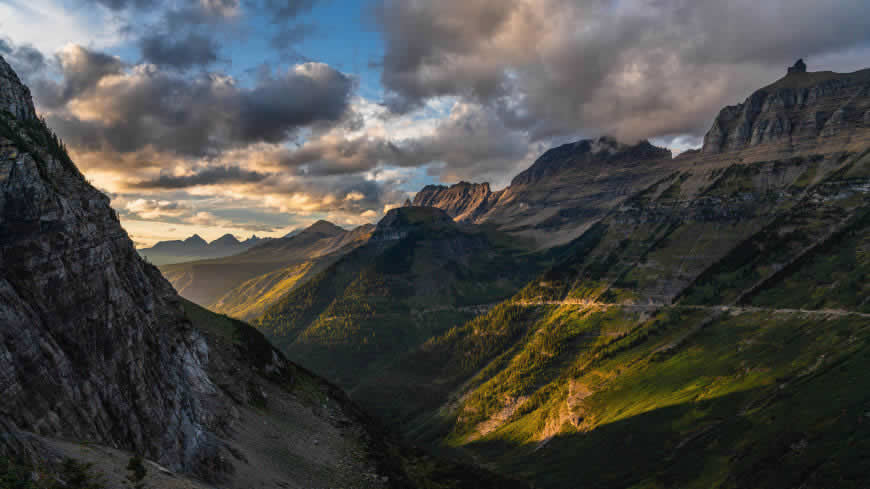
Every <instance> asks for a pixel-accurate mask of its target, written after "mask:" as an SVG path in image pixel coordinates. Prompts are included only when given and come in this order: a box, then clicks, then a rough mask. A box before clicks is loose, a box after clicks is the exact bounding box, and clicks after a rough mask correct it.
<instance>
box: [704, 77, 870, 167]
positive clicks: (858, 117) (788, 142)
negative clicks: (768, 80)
mask: <svg viewBox="0 0 870 489" xmlns="http://www.w3.org/2000/svg"><path fill="white" fill-rule="evenodd" d="M868 130H870V70H862V71H857V72H855V73H848V74H844V73H834V72H830V71H825V72H815V73H813V72H807V71H806V66H805V65H803V63H802V62H799V64H796V65H795V66H793V67H792V68H790V69H789V72H788V74H787V75H786V76H785V77H783V78H782V79H780V80H778V81H777V82H775V83H773V84H771V85H769V86H767V87H765V88H762V89H761V90H758V91H756V92H755V93H753V94H752V95H750V96H749V98H747V99H746V101H744V102H743V103H741V104H739V105H734V106H729V107H725V108H724V109H722V111H721V112H720V113H719V116H718V117H717V118H716V120H715V122H714V123H713V127H712V128H711V129H710V131H709V132H708V133H707V135H706V136H705V137H704V147H703V152H704V153H707V154H718V153H727V152H739V151H746V152H747V153H748V154H749V155H752V154H758V153H761V154H764V153H766V156H767V157H770V156H776V155H777V154H782V153H787V152H789V151H803V150H807V149H810V148H815V149H816V150H818V149H819V148H821V147H824V146H830V147H840V148H841V149H842V148H844V147H845V146H847V145H849V144H851V143H856V142H860V141H863V140H866V138H867V137H868V136H867V132H868Z"/></svg>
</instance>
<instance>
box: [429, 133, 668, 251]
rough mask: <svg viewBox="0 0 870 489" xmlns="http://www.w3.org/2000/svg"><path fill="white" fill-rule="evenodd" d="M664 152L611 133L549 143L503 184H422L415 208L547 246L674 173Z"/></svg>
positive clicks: (560, 241) (568, 238) (574, 233)
mask: <svg viewBox="0 0 870 489" xmlns="http://www.w3.org/2000/svg"><path fill="white" fill-rule="evenodd" d="M676 169H677V168H676V165H675V164H674V162H673V161H672V159H671V153H670V151H668V150H667V149H663V148H657V147H655V146H653V145H651V144H650V143H649V142H646V141H644V142H641V143H638V144H635V145H625V144H621V143H618V142H617V141H616V140H615V139H613V138H610V137H602V138H599V139H597V140H584V141H578V142H576V143H571V144H566V145H563V146H560V147H558V148H553V149H551V150H549V151H547V152H546V153H544V154H543V155H542V156H541V157H540V158H539V159H538V160H537V161H535V163H534V164H533V165H532V166H531V167H530V168H529V169H527V170H526V171H524V172H522V173H520V174H519V175H517V176H516V177H515V178H514V179H513V181H512V182H511V185H510V186H509V187H507V188H506V189H503V190H499V191H497V192H492V191H491V190H490V187H489V184H486V183H483V184H471V183H467V182H460V183H458V184H455V185H452V186H450V187H445V186H428V187H425V188H424V189H422V190H421V191H420V192H418V193H417V195H416V196H415V197H414V205H418V206H430V207H438V208H440V209H444V210H445V211H447V213H448V214H450V215H451V216H453V217H455V218H456V219H457V220H459V221H462V222H471V223H477V224H483V223H486V224H492V225H495V226H497V227H498V228H499V229H500V230H502V231H504V232H507V233H510V234H512V235H515V236H519V237H523V238H527V239H532V240H534V241H535V242H536V245H537V247H538V248H551V247H554V246H558V245H561V244H565V243H567V242H569V241H571V240H572V239H574V238H576V237H578V236H579V235H580V234H582V233H583V232H584V231H586V230H587V229H588V228H589V226H591V225H592V224H593V223H594V222H595V221H596V220H598V219H600V218H601V217H602V216H603V215H604V214H606V213H607V212H608V210H609V209H611V208H612V207H613V206H615V205H618V204H619V203H620V202H622V201H624V200H625V199H626V198H628V197H629V196H630V195H631V194H632V193H634V192H636V191H638V190H640V189H642V188H644V187H645V186H648V185H650V184H651V183H653V182H654V181H655V180H657V179H658V178H661V176H662V175H663V174H667V173H668V172H671V171H676Z"/></svg>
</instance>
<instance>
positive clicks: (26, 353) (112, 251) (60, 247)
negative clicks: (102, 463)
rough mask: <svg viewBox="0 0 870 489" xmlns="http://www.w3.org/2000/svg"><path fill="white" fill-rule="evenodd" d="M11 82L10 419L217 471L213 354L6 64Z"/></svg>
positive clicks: (6, 352) (6, 160)
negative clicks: (59, 151) (54, 149)
mask: <svg viewBox="0 0 870 489" xmlns="http://www.w3.org/2000/svg"><path fill="white" fill-rule="evenodd" d="M0 73H2V74H3V76H2V79H3V84H4V85H3V87H2V89H0V93H2V101H3V104H4V106H5V107H6V110H7V111H8V112H7V113H6V114H4V115H2V116H0V118H2V121H0V124H2V126H3V130H4V131H3V133H4V134H3V138H2V139H0V146H2V148H3V149H4V151H3V153H2V160H0V269H2V271H3V272H2V275H0V414H2V415H3V416H4V417H7V419H8V420H9V421H10V422H11V423H14V424H15V425H17V426H18V427H19V428H21V429H25V430H29V431H34V432H36V433H39V434H45V435H52V436H58V437H68V438H74V439H89V440H99V441H101V442H103V443H106V444H109V445H111V446H121V447H127V448H129V449H133V450H136V451H140V452H142V453H146V454H148V455H149V456H151V457H153V458H155V459H159V460H161V461H163V462H165V463H166V464H167V465H169V466H171V467H174V468H176V469H186V470H195V468H196V467H197V466H200V465H202V464H208V462H207V459H208V458H210V457H211V456H213V455H214V454H215V453H216V451H215V445H214V440H213V437H212V436H211V434H210V431H209V430H208V429H207V427H206V424H207V423H208V421H209V420H210V418H212V417H213V416H214V415H215V413H213V412H209V411H208V410H207V409H205V407H204V404H203V403H204V397H206V396H209V395H212V394H214V392H215V386H214V385H213V384H212V383H211V382H210V381H209V380H208V376H207V375H206V374H205V370H204V364H205V363H206V362H207V361H208V347H207V346H206V345H205V343H204V341H203V339H202V337H201V336H200V335H199V334H198V333H197V332H196V331H194V330H193V329H192V328H191V327H190V323H189V322H188V321H187V320H186V319H185V316H184V314H183V311H182V310H181V308H180V306H179V299H178V297H177V296H176V294H175V292H174V291H173V289H172V287H171V286H170V285H169V283H168V282H166V281H165V280H164V279H163V278H162V277H161V275H160V273H159V272H158V271H157V269H155V268H154V267H152V266H150V265H147V264H146V263H144V262H143V261H142V260H141V259H139V257H138V255H137V254H136V252H135V250H134V249H133V244H132V242H131V241H130V239H129V238H128V236H127V234H126V233H125V232H124V230H123V229H122V228H121V225H120V223H119V221H118V218H117V216H116V215H115V213H114V211H112V209H111V207H110V206H109V199H108V198H107V197H106V196H105V195H103V194H101V193H100V192H99V191H97V190H96V189H94V188H93V187H91V186H90V185H89V184H88V183H87V182H86V181H85V180H84V178H83V177H82V176H81V175H80V174H79V173H78V172H77V171H75V170H74V168H70V167H68V165H64V164H63V163H62V161H61V158H58V157H57V155H53V154H51V153H50V152H49V151H46V150H45V149H44V147H42V144H41V141H40V138H42V137H45V138H48V137H50V136H49V134H48V133H47V129H45V128H44V127H42V125H41V123H39V122H38V121H36V119H34V117H33V114H34V109H33V103H32V101H31V99H30V94H29V91H28V90H27V88H26V87H24V86H23V85H21V84H20V82H18V80H17V77H15V76H14V73H13V72H12V71H11V69H10V68H9V66H8V65H7V64H6V63H5V61H4V62H2V63H0Z"/></svg>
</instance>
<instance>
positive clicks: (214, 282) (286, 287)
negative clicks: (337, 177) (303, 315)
mask: <svg viewBox="0 0 870 489" xmlns="http://www.w3.org/2000/svg"><path fill="white" fill-rule="evenodd" d="M330 226H332V225H330ZM336 229H337V228H336ZM369 233H370V231H369V232H368V233H367V232H366V231H365V230H362V229H357V230H354V231H351V232H347V233H344V232H341V231H339V232H335V231H330V232H321V231H319V230H317V229H310V228H309V229H306V230H305V231H303V232H301V233H300V234H298V235H295V236H293V237H291V238H284V239H279V240H273V241H270V242H267V243H264V244H261V245H259V246H256V247H254V248H251V249H250V250H248V251H246V252H244V253H241V254H238V255H234V256H229V257H224V258H216V259H211V260H201V261H196V262H190V263H178V264H173V265H165V266H162V267H160V271H161V272H162V273H163V274H164V276H166V278H167V279H168V280H169V281H170V282H171V283H172V285H173V287H175V289H176V290H177V291H178V292H179V294H181V295H182V296H183V297H185V298H187V299H188V300H192V301H194V302H196V303H197V304H200V305H204V306H207V307H209V308H210V309H212V310H215V311H218V312H221V313H226V314H230V315H232V316H234V317H238V318H241V319H246V320H250V319H253V318H254V317H256V316H259V315H260V314H261V313H262V311H263V310H265V309H266V308H267V307H269V306H270V305H271V304H272V303H274V302H275V301H277V300H278V299H280V298H281V297H282V296H284V295H285V294H287V293H288V292H289V291H291V290H293V288H294V287H296V286H297V285H299V284H300V283H302V282H304V281H305V280H307V279H308V278H310V277H311V276H313V275H314V274H315V273H317V272H319V271H321V270H323V269H324V268H326V267H327V266H328V265H330V264H332V263H334V262H335V261H336V260H337V259H338V258H340V257H341V256H343V255H344V254H345V253H347V252H349V251H350V250H352V249H354V248H355V247H357V246H359V245H360V244H361V243H363V242H364V241H365V240H366V239H367V238H368V234H369Z"/></svg>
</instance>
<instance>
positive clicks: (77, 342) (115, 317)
mask: <svg viewBox="0 0 870 489" xmlns="http://www.w3.org/2000/svg"><path fill="white" fill-rule="evenodd" d="M0 101H2V104H3V105H2V106H0V110H2V112H0V147H2V152H0V270H2V272H0V426H2V430H3V432H2V436H0V455H2V456H3V457H12V458H14V459H16V460H17V462H16V463H17V464H22V465H31V466H32V465H33V464H38V465H40V466H41V467H47V468H48V469H47V470H48V472H43V471H42V470H40V471H37V472H36V473H37V474H39V473H48V474H50V473H51V472H50V471H51V465H52V463H53V462H54V461H55V460H57V459H58V458H60V457H63V456H67V457H70V456H72V457H78V456H79V455H80V454H84V453H91V454H92V453H94V451H97V452H99V453H103V454H106V455H107V456H106V457H102V458H99V462H100V463H102V464H104V465H103V467H104V468H105V470H106V472H107V473H109V474H111V475H109V477H117V475H116V474H117V473H118V472H120V471H123V465H119V464H120V463H122V462H121V461H123V460H124V459H125V458H129V456H130V454H131V453H137V454H142V455H144V456H145V457H146V458H148V459H151V460H153V461H155V462H157V463H159V464H160V465H161V466H163V467H164V468H158V467H156V466H154V465H152V464H150V462H149V467H151V470H152V471H155V470H156V471H158V472H160V473H161V474H163V475H162V476H161V477H164V479H165V475H166V474H172V472H179V473H181V474H183V475H184V477H193V478H195V479H199V480H202V481H204V482H205V483H206V484H208V485H210V486H215V485H217V486H220V487H228V488H232V487H239V488H241V487H244V488H250V487H299V488H308V487H348V486H353V487H361V488H369V487H370V488H381V487H384V488H385V487H397V488H398V487H432V486H433V485H434V486H438V485H445V486H448V487H449V486H451V485H453V484H456V485H458V486H459V487H468V486H474V485H476V484H481V485H483V486H487V487H501V485H502V484H504V483H506V482H504V481H499V480H496V479H494V478H492V477H491V476H488V475H486V474H483V473H482V472H480V471H475V470H466V469H464V468H462V467H460V466H456V465H453V464H440V463H438V462H436V461H433V460H432V459H429V458H427V457H426V456H425V455H423V454H420V453H419V452H415V451H414V450H412V449H409V448H407V447H405V446H403V445H401V444H398V443H397V442H396V441H395V440H393V439H392V438H390V437H389V436H388V435H387V434H386V433H385V432H384V431H382V430H381V429H380V428H379V427H378V426H377V425H375V424H374V423H372V422H371V421H370V420H369V419H368V418H366V417H365V416H364V415H363V414H362V413H361V412H360V411H359V410H358V409H357V408H356V407H355V406H354V405H353V404H352V403H350V402H349V401H348V400H347V398H346V397H345V396H344V395H343V394H342V393H341V392H340V391H339V390H337V389H336V388H334V387H332V386H330V385H329V384H327V383H325V382H324V381H322V380H319V379H318V378H316V377H314V376H313V375H311V374H309V373H308V372H306V371H304V370H302V369H300V368H299V367H296V366H295V365H293V364H291V363H290V362H288V361H287V360H286V359H285V358H284V357H283V355H282V354H281V353H279V352H278V351H277V350H275V349H274V348H273V347H272V346H271V345H270V344H269V343H268V341H266V340H265V338H264V337H263V336H262V335H261V334H260V333H258V332H257V331H256V330H254V329H253V328H251V327H249V326H247V325H246V324H244V323H240V322H237V321H231V320H229V319H227V318H221V317H218V316H215V315H214V314H212V313H210V312H208V311H204V310H202V309H199V308H197V307H196V306H193V305H191V304H187V303H184V302H183V301H182V299H181V298H180V297H179V296H178V295H177V294H176V293H175V291H174V290H173V289H172V287H171V286H170V285H169V283H168V282H167V281H166V280H165V279H163V277H162V276H161V275H160V273H159V272H158V271H157V269H156V268H155V267H153V266H151V265H149V264H147V263H146V262H145V261H143V260H142V259H141V258H140V257H139V255H138V254H137V253H136V251H135V249H134V248H133V244H132V242H131V241H130V239H129V237H128V236H127V234H126V233H125V232H124V230H123V229H122V228H121V226H120V223H119V221H118V218H117V216H116V214H115V213H114V211H112V209H111V207H110V206H109V199H108V197H106V196H105V195H103V194H102V193H100V192H99V191H97V190H96V189H94V188H93V187H92V186H91V185H90V184H88V183H87V181H86V180H85V178H84V177H83V176H82V175H81V174H80V173H79V172H78V170H77V169H76V168H75V166H74V164H73V163H72V161H71V160H70V159H69V157H68V156H67V154H66V152H65V150H64V148H63V145H62V144H61V143H60V141H59V140H58V139H57V138H56V137H55V136H54V135H53V134H52V133H51V131H49V130H48V129H47V128H46V127H45V126H44V124H43V123H42V122H41V121H40V120H39V119H36V118H34V117H33V114H34V111H33V105H32V101H31V100H30V96H29V91H28V90H27V88H26V87H24V86H23V85H22V84H20V82H19V81H18V78H17V77H16V76H15V74H14V73H13V72H12V70H11V69H10V68H9V66H8V65H7V64H6V62H5V61H4V60H3V59H2V58H0ZM122 454H123V455H122ZM113 461H114V462H113ZM2 462H5V460H2V461H0V470H3V471H4V472H5V473H0V480H3V481H4V482H5V481H10V477H11V476H13V475H14V473H13V472H14V471H11V472H10V471H9V467H10V465H9V464H8V463H2ZM113 463H114V464H115V465H113ZM42 464H45V465H42ZM26 473H27V474H28V477H27V479H26V480H20V479H19V480H15V479H12V480H11V483H14V484H16V486H17V485H18V483H21V484H26V483H30V482H32V476H30V475H29V474H30V472H29V471H28V472H26ZM79 475H83V474H79ZM72 482H73V481H65V482H61V484H63V485H66V484H67V483H72ZM116 482H117V483H116V484H115V487H118V486H120V482H118V481H116ZM183 482H184V478H181V477H178V478H175V477H173V481H172V482H171V484H172V485H174V486H175V487H182V486H194V487H196V486H199V487H202V484H199V483H197V482H191V483H190V484H182V483H183ZM170 487H171V486H170Z"/></svg>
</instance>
